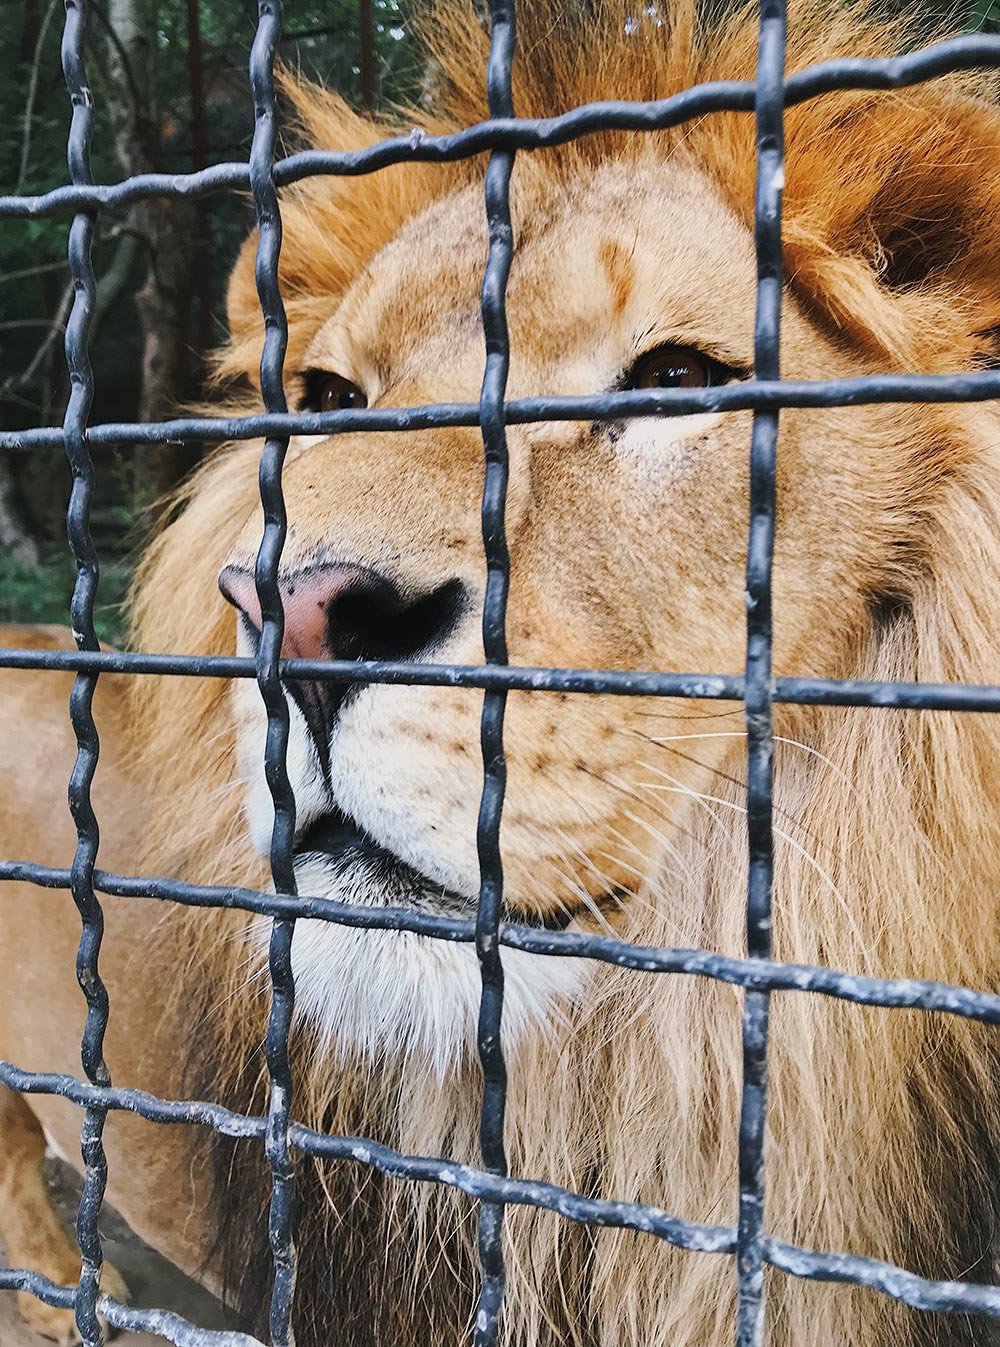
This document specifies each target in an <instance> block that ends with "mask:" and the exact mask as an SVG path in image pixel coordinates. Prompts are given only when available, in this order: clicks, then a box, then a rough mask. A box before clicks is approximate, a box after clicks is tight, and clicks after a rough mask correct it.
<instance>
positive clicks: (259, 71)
mask: <svg viewBox="0 0 1000 1347" xmlns="http://www.w3.org/2000/svg"><path fill="white" fill-rule="evenodd" d="M257 13H258V20H257V33H256V36H255V37H254V42H253V47H252V49H251V52H250V89H251V93H252V95H253V104H254V134H253V143H252V145H251V149H250V184H251V189H252V192H253V202H254V211H255V214H256V217H257V229H258V238H257V258H256V266H255V272H254V274H255V279H256V282H257V296H258V299H259V301H260V307H261V313H262V315H263V318H264V333H265V335H264V349H263V352H262V354H261V360H260V387H261V394H262V396H263V399H264V406H265V407H266V408H267V410H268V411H269V412H279V413H281V412H285V411H286V410H287V407H286V403H285V390H284V386H283V383H282V368H283V366H284V362H285V350H286V347H287V345H288V324H287V321H286V318H285V309H284V305H283V304H282V301H281V293H280V290H279V287H278V259H279V256H280V253H281V211H280V208H279V205H278V193H277V190H276V188H275V185H274V176H273V174H274V146H275V140H276V137H277V106H276V101H275V90H274V58H275V51H276V49H277V45H278V38H279V36H280V32H281V0H259V4H258V9H257ZM287 449H288V439H287V438H283V437H278V436H276V437H274V438H271V439H268V440H267V441H265V444H264V448H263V451H262V453H261V459H260V475H259V476H260V501H261V507H262V509H263V512H264V531H263V535H262V537H261V542H260V548H259V550H258V553H257V563H256V567H255V579H256V585H257V597H258V599H259V600H260V611H261V634H260V642H259V644H258V647H257V656H256V664H257V682H258V685H259V687H260V693H261V697H262V699H263V702H264V707H265V709H266V711H267V734H266V737H265V741H264V775H265V778H266V780H267V785H268V789H269V791H270V793H271V799H272V802H273V805H274V823H273V827H272V832H271V856H270V861H271V878H272V881H273V883H274V887H275V888H276V889H277V890H279V891H280V892H285V893H289V894H294V893H295V868H294V864H293V861H292V847H293V845H294V842H295V796H294V794H293V792H292V786H291V782H290V781H289V779H288V767H287V753H288V725H289V715H288V703H287V701H286V700H285V691H284V688H283V686H282V683H281V674H280V672H279V660H280V658H281V645H282V641H283V639H284V632H285V614H284V609H283V607H282V601H281V593H280V591H279V589H278V567H279V566H280V564H281V552H282V549H283V547H284V544H285V536H286V534H287V529H288V521H287V517H286V513H285V501H284V495H283V492H282V488H281V469H282V465H283V463H284V460H285V453H286V452H287ZM294 932H295V919H294V917H288V916H275V918H274V919H273V923H272V926H271V939H270V946H269V950H268V970H269V973H270V978H271V1010H270V1014H269V1016H268V1024H267V1036H266V1039H265V1059H266V1061H267V1070H268V1076H269V1078H270V1086H271V1089H270V1101H269V1106H268V1120H267V1133H266V1136H265V1141H264V1149H265V1153H266V1155H267V1162H268V1164H269V1165H270V1168H271V1206H270V1211H269V1214H268V1239H269V1241H270V1244H271V1257H272V1260H273V1263H274V1284H273V1286H272V1289H271V1306H270V1316H269V1317H270V1332H271V1343H272V1347H292V1298H293V1295H294V1291H295V1238H294V1209H295V1171H294V1166H293V1163H292V1154H291V1147H290V1145H289V1140H288V1127H289V1112H290V1108H291V1100H292V1069H291V1064H290V1062H289V1060H288V1035H289V1033H290V1031H291V1025H292V1015H293V1013H294V1009H295V980H294V978H293V975H292V937H293V935H294Z"/></svg>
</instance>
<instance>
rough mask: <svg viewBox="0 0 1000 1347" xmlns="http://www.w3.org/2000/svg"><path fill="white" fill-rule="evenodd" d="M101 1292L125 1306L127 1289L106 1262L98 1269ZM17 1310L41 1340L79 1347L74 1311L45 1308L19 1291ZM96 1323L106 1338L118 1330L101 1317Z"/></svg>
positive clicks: (51, 1307)
mask: <svg viewBox="0 0 1000 1347" xmlns="http://www.w3.org/2000/svg"><path fill="white" fill-rule="evenodd" d="M101 1292H102V1293H103V1294H104V1295H109V1296H112V1297H113V1298H114V1299H115V1300H120V1301H122V1302H123V1303H124V1304H127V1303H128V1300H129V1290H128V1287H127V1286H126V1285H125V1280H124V1278H123V1277H122V1275H121V1273H120V1272H119V1271H118V1269H117V1268H116V1267H114V1266H113V1265H112V1264H111V1263H105V1264H104V1266H103V1268H102V1269H101ZM17 1307H18V1310H19V1311H20V1313H21V1318H22V1319H23V1320H24V1321H25V1323H26V1324H27V1325H28V1327H29V1328H30V1329H32V1330H33V1331H34V1332H35V1333H37V1334H38V1335H39V1336H40V1337H43V1338H48V1339H49V1341H51V1342H55V1343H58V1344H59V1347H78V1344H79V1343H80V1342H81V1341H82V1339H81V1337H80V1330H79V1328H77V1324H76V1315H75V1313H74V1312H73V1310H61V1309H57V1308H56V1307H55V1306H54V1305H46V1304H45V1302H44V1301H43V1300H38V1299H37V1297H35V1296H33V1295H29V1294H28V1292H27V1291H19V1292H18V1296H17ZM98 1322H99V1323H100V1325H101V1329H102V1331H103V1333H104V1335H105V1337H106V1338H111V1337H114V1335H115V1333H116V1331H117V1330H116V1329H114V1328H113V1327H112V1326H111V1325H110V1324H109V1323H108V1322H107V1320H106V1319H105V1318H104V1317H103V1315H98Z"/></svg>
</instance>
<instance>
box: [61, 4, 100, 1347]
mask: <svg viewBox="0 0 1000 1347" xmlns="http://www.w3.org/2000/svg"><path fill="white" fill-rule="evenodd" d="M86 20H87V12H86V7H85V0H66V21H65V26H64V28H63V40H62V66H63V75H64V77H65V80H66V88H67V90H68V91H69V95H70V100H71V103H72V106H73V113H72V118H71V121H70V130H69V139H68V141H67V146H66V157H67V161H68V164H69V171H70V177H71V178H72V180H73V182H74V183H78V184H90V183H91V182H92V181H93V179H92V178H91V175H90V136H91V128H92V123H93V102H92V99H91V93H90V85H89V82H88V80H87V72H86V69H85V67H84V61H83V40H84V33H85V29H86ZM93 237H94V215H93V213H90V212H85V211H81V212H80V213H79V214H77V215H75V216H74V217H73V221H72V224H71V225H70V231H69V245H68V247H69V268H70V275H71V276H72V278H73V288H74V292H75V293H74V296H73V307H72V309H71V310H70V315H69V320H68V322H67V324H66V338H65V348H66V366H67V369H68V371H69V376H70V395H69V400H68V402H67V405H66V415H65V418H64V421H63V437H64V441H65V446H66V458H67V460H68V461H69V465H70V468H71V470H72V473H73V488H72V492H71V495H70V501H69V509H68V511H67V516H66V531H67V536H68V539H69V545H70V548H71V550H72V553H73V559H74V561H75V563H76V583H75V585H74V588H73V598H72V602H71V605H70V619H71V623H72V627H73V636H74V638H75V640H76V644H77V647H78V648H79V649H80V650H88V651H93V650H97V649H98V648H99V643H98V640H97V635H96V633H95V631H94V599H95V596H96V593H97V582H98V576H99V571H98V561H97V553H96V551H95V549H94V543H93V540H92V538H91V536H90V504H91V498H92V495H93V488H94V464H93V460H92V459H91V456H90V448H89V446H88V445H87V441H86V438H85V428H86V424H87V417H88V416H89V414H90V406H91V403H92V401H93V396H94V377H93V372H92V370H91V368H90V358H89V355H88V351H87V338H88V334H89V329H90V319H91V315H92V313H93V311H94V303H95V301H96V298H97V280H96V277H95V275H94V266H93V262H92V260H91V255H90V250H91V244H92V242H93ZM97 677H98V675H97V674H96V673H78V674H77V676H76V678H75V680H74V682H73V691H72V694H71V696H70V705H69V712H70V719H71V721H72V725H73V732H74V734H75V736H76V742H77V757H76V764H75V766H74V768H73V774H72V777H71V778H70V783H69V806H70V810H71V812H72V815H73V821H74V823H75V824H76V833H77V847H76V855H75V856H74V858H73V866H72V869H71V871H70V890H71V892H72V894H73V901H74V902H75V903H76V906H77V908H78V909H79V912H80V920H81V925H82V930H81V933H80V945H79V949H78V951H77V957H76V976H77V980H78V982H79V984H80V989H81V991H82V992H83V994H84V997H85V999H86V1002H87V1019H86V1024H85V1026H84V1031H83V1040H82V1043H81V1049H80V1051H81V1060H82V1064H83V1070H84V1074H85V1075H86V1077H87V1079H88V1080H89V1081H90V1083H91V1084H92V1085H98V1086H105V1087H106V1086H110V1084H111V1077H110V1074H109V1072H108V1068H107V1066H106V1064H105V1061H104V1036H105V1033H106V1030H107V1025H108V1014H109V1005H108V993H107V989H106V988H105V986H104V983H103V982H102V981H101V974H100V971H99V968H98V960H99V956H100V950H101V939H102V936H103V934H104V916H103V913H102V911H101V904H100V902H99V901H98V898H97V895H96V893H95V892H94V865H95V863H96V860H97V850H98V845H99V842H100V834H99V831H98V825H97V817H96V815H95V813H94V808H93V804H92V803H91V798H90V789H91V784H92V782H93V780H94V774H95V772H96V770H97V759H98V755H99V753H100V740H99V739H98V734H97V726H96V725H95V724H94V717H93V701H94V692H95V691H96V688H97ZM106 1117H107V1110H106V1109H105V1108H104V1107H103V1106H102V1105H101V1104H100V1103H99V1102H95V1103H92V1104H90V1105H89V1106H88V1107H87V1109H86V1111H85V1113H84V1116H83V1127H82V1129H81V1133H80V1150H81V1153H82V1155H83V1162H84V1183H83V1195H82V1197H81V1198H80V1205H79V1209H78V1211H77V1219H76V1238H77V1243H78V1244H79V1246H80V1257H81V1267H80V1280H79V1284H78V1286H77V1289H76V1293H75V1295H74V1296H73V1306H74V1310H75V1314H76V1324H77V1328H78V1330H79V1332H80V1337H81V1339H82V1341H83V1344H84V1347H100V1344H101V1342H102V1335H101V1329H100V1325H99V1324H98V1321H97V1297H98V1294H99V1287H100V1276H101V1266H102V1264H103V1262H104V1254H103V1250H102V1248H101V1237H100V1234H99V1232H98V1229H97V1222H98V1218H99V1216H100V1213H101V1204H102V1202H103V1200H104V1190H105V1187H106V1185H107V1177H108V1166H107V1159H106V1157H105V1154H104V1145H103V1141H102V1136H103V1132H104V1122H105V1119H106Z"/></svg>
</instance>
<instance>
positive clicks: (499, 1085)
mask: <svg viewBox="0 0 1000 1347" xmlns="http://www.w3.org/2000/svg"><path fill="white" fill-rule="evenodd" d="M514 43H515V23H514V4H513V0H490V54H489V64H488V67H487V72H486V90H487V97H488V99H489V110H490V116H491V117H513V115H514V108H513V103H512V100H511V90H510V73H511V64H512V62H513V59H514ZM513 168H514V151H513V150H494V151H493V153H492V154H491V155H490V161H489V165H488V167H487V169H486V185H485V193H486V223H487V227H488V230H489V253H488V255H487V259H486V270H485V272H484V274H483V286H482V297H481V306H480V307H481V312H482V319H483V335H484V337H485V339H486V368H485V370H484V372H483V385H482V392H481V395H480V400H479V406H480V423H481V425H482V435H483V449H484V451H485V455H486V470H485V478H484V482H483V504H482V525H483V551H484V554H485V557H486V593H485V597H484V600H483V652H484V654H485V657H486V663H487V665H496V664H499V665H504V664H506V663H507V594H508V591H509V589H510V555H509V553H508V551H507V537H506V533H505V529H504V512H505V509H506V503H507V480H508V457H507V433H506V430H505V428H504V407H503V404H504V394H505V393H506V391H507V374H508V371H509V369H510V341H509V339H508V333H507V303H506V292H507V279H508V277H509V276H510V267H511V262H512V260H513V256H514V233H513V229H512V227H511V221H510V178H511V173H512V171H513ZM506 707H507V690H506V688H502V687H500V688H487V689H486V690H485V692H484V693H483V714H482V722H481V728H480V739H481V742H482V753H483V794H482V800H481V802H480V807H479V824H478V828H477V830H476V846H477V850H478V853H479V874H480V887H479V904H478V908H477V912H476V955H477V957H478V959H479V967H480V971H481V974H482V997H481V1000H480V1005H479V1032H478V1035H477V1046H478V1049H479V1060H480V1063H481V1064H482V1070H483V1099H482V1111H481V1114H480V1127H479V1148H480V1151H481V1153H482V1157H483V1164H484V1166H485V1168H486V1170H487V1171H488V1172H489V1173H491V1174H496V1175H498V1176H500V1177H502V1178H505V1177H506V1175H507V1156H506V1153H505V1150H504V1117H505V1113H506V1108H507V1065H506V1063H505V1061H504V1055H503V1045H502V1042H501V1036H500V1033H501V1031H500V1025H501V1018H502V1015H503V965H502V964H501V962H500V940H499V927H500V914H501V909H502V905H503V862H502V861H501V858H500V820H501V815H502V813H503V801H504V792H505V790H506V786H507V763H506V759H505V757H504V749H503V722H504V712H505V710H506ZM502 1240H503V1204H502V1203H499V1202H487V1201H481V1203H480V1208H479V1261H480V1269H481V1279H482V1280H481V1286H480V1292H479V1305H478V1307H477V1310H476V1321H475V1342H476V1347H495V1344H496V1342H497V1337H498V1335H499V1332H500V1313H501V1310H502V1308H503V1296H504V1285H505V1272H504V1262H503V1247H502Z"/></svg>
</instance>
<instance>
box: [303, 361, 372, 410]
mask: <svg viewBox="0 0 1000 1347" xmlns="http://www.w3.org/2000/svg"><path fill="white" fill-rule="evenodd" d="M305 386H306V394H305V398H304V399H303V407H304V408H305V409H307V410H309V411H313V412H339V411H345V410H347V409H348V408H352V407H353V408H357V407H367V406H368V399H367V398H366V397H365V395H364V392H363V391H362V390H361V389H360V388H359V387H358V385H357V384H356V383H352V382H351V380H350V379H345V378H344V376H343V375H342V374H331V373H330V372H329V370H309V371H308V372H307V373H306V375H305Z"/></svg>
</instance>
